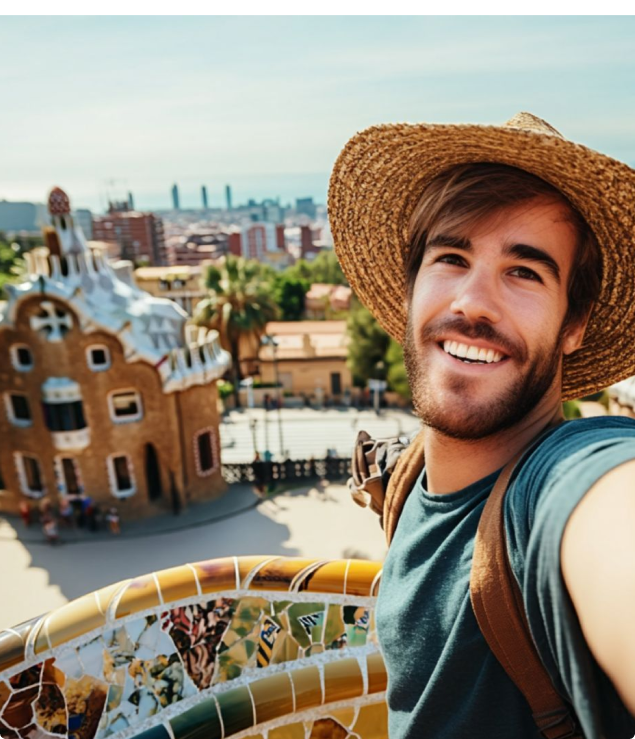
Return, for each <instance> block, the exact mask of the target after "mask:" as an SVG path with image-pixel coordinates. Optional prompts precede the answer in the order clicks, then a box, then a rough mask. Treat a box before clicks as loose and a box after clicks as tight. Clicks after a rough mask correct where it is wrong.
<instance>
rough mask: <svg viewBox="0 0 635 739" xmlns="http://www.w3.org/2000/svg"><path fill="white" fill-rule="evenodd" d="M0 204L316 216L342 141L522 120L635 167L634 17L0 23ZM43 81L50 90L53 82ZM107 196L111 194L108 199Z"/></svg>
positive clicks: (60, 19)
mask: <svg viewBox="0 0 635 739" xmlns="http://www.w3.org/2000/svg"><path fill="white" fill-rule="evenodd" d="M4 24H5V25H4V27H5V58H7V59H9V60H12V61H11V63H10V64H7V65H5V67H4V68H3V69H2V70H0V94H1V95H2V101H3V105H4V109H5V111H10V113H5V115H4V116H3V117H2V119H1V122H0V135H1V136H2V138H3V141H4V142H5V143H7V144H8V145H6V146H5V151H4V157H3V167H2V170H1V171H0V199H6V200H10V201H24V200H26V201H32V202H43V201H44V200H45V199H46V194H47V193H48V190H49V189H50V188H51V187H52V186H53V185H60V186H61V187H63V188H64V189H65V190H66V191H67V192H69V194H70V195H71V197H72V199H73V203H74V204H76V206H77V207H88V208H91V209H93V210H95V211H98V210H103V209H104V208H105V206H106V201H107V194H108V191H109V189H111V190H112V191H113V192H112V193H111V195H112V197H114V198H117V199H120V198H125V196H126V193H127V192H128V191H132V192H133V193H134V195H135V204H136V207H137V208H138V209H140V210H147V209H160V208H168V207H169V205H170V187H171V185H172V184H173V183H175V182H176V183H178V184H179V189H180V193H181V205H182V207H183V208H192V207H196V206H197V205H198V204H199V202H200V188H201V186H202V185H205V186H206V187H207V188H208V196H209V204H210V207H218V206H220V205H222V204H223V202H224V187H225V185H226V184H231V186H232V191H233V197H234V201H235V202H236V203H239V202H245V201H246V200H248V199H249V198H253V199H255V200H262V199H263V198H275V197H278V196H279V197H280V198H281V199H282V201H283V202H284V201H290V200H292V199H293V198H295V197H305V196H309V197H313V198H314V200H316V202H321V203H323V202H324V201H325V194H326V188H327V184H328V174H329V171H330V168H331V166H332V164H333V162H334V160H335V158H336V157H337V155H338V153H339V151H340V149H341V147H342V146H343V145H344V143H345V142H346V140H347V139H348V138H349V137H350V136H351V135H352V134H354V133H355V131H358V130H361V129H363V128H365V127H367V126H369V125H372V124H377V123H382V122H389V121H398V120H405V121H412V122H416V121H421V120H428V121H430V122H449V123H452V122H468V121H469V122H475V123H493V124H495V123H502V122H503V121H505V120H507V119H508V118H510V117H511V116H512V115H513V114H514V113H516V112H518V111H519V110H522V109H528V110H530V111H532V112H534V113H536V114H537V115H540V116H542V117H544V118H546V119H547V120H548V121H549V122H550V123H552V124H553V125H554V126H555V127H556V128H558V129H559V130H561V131H562V133H563V134H564V135H565V136H567V137H569V138H571V139H573V140H575V141H580V142H582V143H584V144H585V145H587V146H590V147H592V148H597V149H600V150H603V151H606V152H607V153H609V154H610V155H611V156H614V157H615V158H617V159H621V160H623V161H625V162H626V163H628V164H631V165H633V164H634V163H635V141H634V140H633V137H632V132H631V124H630V121H631V120H632V118H633V115H634V114H635V99H634V98H633V96H632V95H629V94H628V93H629V90H630V87H631V80H632V79H633V77H634V76H635V48H634V46H633V44H632V37H633V31H634V30H635V19H633V18H630V17H624V18H610V17H530V18H523V17H476V18H474V17H445V18H444V17H384V18H378V17H341V18H340V17H317V18H316V17H264V18H263V17H260V18H259V17H242V18H231V17H203V18H187V17H185V18H183V17H181V18H156V17H147V18H138V17H137V18H135V17H102V18H90V17H54V18H38V17H30V18H29V17H22V18H19V17H7V18H5V19H4ZM51 69H54V70H55V71H54V73H52V72H51ZM109 182H113V183H114V184H113V185H112V186H109V185H108V183H109Z"/></svg>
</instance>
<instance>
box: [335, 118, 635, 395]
mask: <svg viewBox="0 0 635 739" xmlns="http://www.w3.org/2000/svg"><path fill="white" fill-rule="evenodd" d="M476 162H490V163H499V164H507V165H510V166H513V167H518V168H519V169H523V170H526V171H527V172H530V173H532V174H535V175H537V176H538V177H541V178H542V179H543V180H545V181H547V182H549V183H550V184H552V185H553V186H554V187H556V188H558V190H560V191H561V192H562V193H564V195H565V196H566V197H567V198H568V199H569V200H570V201H571V203H572V204H573V205H574V206H575V207H576V208H577V209H578V210H579V212H580V213H581V215H582V216H583V217H584V218H585V219H586V221H587V223H588V224H589V226H590V227H591V229H592V230H593V232H594V234H595V236H596V238H597V240H598V242H599V244H600V247H601V251H602V262H603V279H602V286H601V291H600V295H599V298H598V300H597V302H596V304H595V306H594V308H593V311H592V314H591V317H590V319H589V323H588V326H587V330H586V333H585V337H584V343H583V345H582V346H581V347H580V349H578V350H577V351H576V352H574V353H573V354H571V355H568V356H566V357H565V358H564V365H563V378H562V390H563V399H564V400H567V399H572V398H579V397H583V396H585V395H589V394H591V393H594V392H597V391H599V390H601V389H603V388H605V387H608V386H609V385H612V384H613V383H615V382H619V381H620V380H623V379H625V378H626V377H630V376H632V375H633V374H635V268H634V259H635V171H633V170H632V169H631V168H630V167H628V166H626V165H625V164H622V163H621V162H618V161H616V160H614V159H611V158H610V157H607V156H605V155H603V154H599V153H598V152H596V151H593V150H591V149H588V148H586V147H584V146H581V145H579V144H575V143H573V142H571V141H567V140H566V139H562V138H559V137H558V136H555V135H549V134H540V133H534V132H531V131H523V130H518V129H510V128H506V127H497V126H480V125H440V124H389V125H381V126H373V127H371V128H368V129H366V130H365V131H362V132H361V133H358V134H357V135H356V136H354V137H353V138H352V139H351V140H350V141H349V142H348V143H347V144H346V146H345V147H344V149H343V150H342V152H341V153H340V155H339V157H338V159H337V161H336V163H335V166H334V169H333V173H332V175H331V180H330V185H329V196H328V212H329V222H330V226H331V231H332V234H333V242H334V247H335V251H336V253H337V256H338V259H339V261H340V264H341V266H342V270H343V271H344V274H345V275H346V278H347V279H348V281H349V283H350V285H351V287H352V288H353V290H354V291H355V293H356V294H357V295H358V296H359V298H360V300H361V301H362V302H363V303H364V304H365V305H366V306H367V307H368V309H369V310H370V311H371V312H372V313H373V315H374V316H375V317H376V318H377V320H378V322H379V323H380V325H381V326H382V327H383V328H384V329H385V330H386V331H387V332H388V333H389V334H390V335H391V336H392V337H394V338H395V339H396V340H397V341H399V342H402V341H403V339H404V334H405V327H406V304H405V297H406V280H405V271H404V262H405V255H406V253H407V250H408V244H409V223H410V218H411V215H412V212H413V210H414V207H415V205H416V204H417V202H418V200H419V197H420V195H421V193H422V192H423V190H424V188H425V187H426V185H427V184H428V183H429V182H430V181H431V180H432V179H433V178H434V177H436V176H437V175H439V174H441V172H444V171H446V170H448V169H450V168H451V167H454V166H456V165H460V164H468V163H476Z"/></svg>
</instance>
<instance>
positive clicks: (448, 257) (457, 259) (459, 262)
mask: <svg viewBox="0 0 635 739" xmlns="http://www.w3.org/2000/svg"><path fill="white" fill-rule="evenodd" d="M435 261H436V262H442V263H443V264H453V265H456V266H458V267H464V266H465V264H466V261H465V259H464V258H463V257H462V256H461V255H460V254H441V256H439V257H437V259H436V260H435Z"/></svg>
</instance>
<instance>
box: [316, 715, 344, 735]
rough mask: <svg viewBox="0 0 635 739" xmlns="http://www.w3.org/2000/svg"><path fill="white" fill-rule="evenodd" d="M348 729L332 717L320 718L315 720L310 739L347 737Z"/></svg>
mask: <svg viewBox="0 0 635 739" xmlns="http://www.w3.org/2000/svg"><path fill="white" fill-rule="evenodd" d="M347 736H348V731H347V730H346V729H345V728H344V727H343V726H341V725H340V724H338V723H337V721H335V719H332V718H320V719H317V721H314V722H313V728H312V729H311V733H310V734H309V739H346V737H347Z"/></svg>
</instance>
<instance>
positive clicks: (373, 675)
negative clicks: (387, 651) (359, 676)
mask: <svg viewBox="0 0 635 739" xmlns="http://www.w3.org/2000/svg"><path fill="white" fill-rule="evenodd" d="M366 665H367V668H368V692H369V693H381V692H382V691H384V690H386V685H387V684H388V676H387V675H386V666H385V665H384V660H383V657H382V656H381V654H380V653H379V652H375V653H374V654H369V655H368V657H367V658H366Z"/></svg>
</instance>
